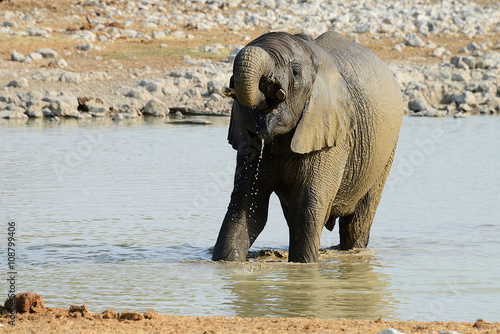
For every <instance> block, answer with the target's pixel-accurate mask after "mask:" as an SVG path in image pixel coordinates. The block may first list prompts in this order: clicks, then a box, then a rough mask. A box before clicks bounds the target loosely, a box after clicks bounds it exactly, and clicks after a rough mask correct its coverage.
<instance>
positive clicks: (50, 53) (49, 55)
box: [36, 48, 57, 59]
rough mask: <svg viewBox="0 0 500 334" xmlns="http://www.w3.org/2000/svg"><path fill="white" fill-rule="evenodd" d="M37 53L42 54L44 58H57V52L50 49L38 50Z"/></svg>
mask: <svg viewBox="0 0 500 334" xmlns="http://www.w3.org/2000/svg"><path fill="white" fill-rule="evenodd" d="M36 52H37V53H39V54H41V55H42V57H43V58H49V59H53V58H56V57H57V52H56V51H54V50H52V49H49V48H42V49H38V50H36Z"/></svg>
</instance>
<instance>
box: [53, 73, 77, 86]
mask: <svg viewBox="0 0 500 334" xmlns="http://www.w3.org/2000/svg"><path fill="white" fill-rule="evenodd" d="M58 81H61V82H65V83H74V84H79V83H81V82H82V81H83V80H82V75H81V74H80V73H76V72H64V73H63V74H61V76H60V77H59V79H58Z"/></svg>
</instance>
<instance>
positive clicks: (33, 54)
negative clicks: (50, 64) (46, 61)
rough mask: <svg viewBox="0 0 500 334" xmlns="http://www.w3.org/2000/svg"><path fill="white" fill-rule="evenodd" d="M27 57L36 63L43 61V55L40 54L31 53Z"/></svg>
mask: <svg viewBox="0 0 500 334" xmlns="http://www.w3.org/2000/svg"><path fill="white" fill-rule="evenodd" d="M27 56H28V57H30V58H31V59H32V60H34V61H39V60H42V59H43V57H42V55H41V54H39V53H38V52H30V53H28V55H27Z"/></svg>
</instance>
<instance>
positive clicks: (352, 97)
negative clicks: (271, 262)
mask: <svg viewBox="0 0 500 334" xmlns="http://www.w3.org/2000/svg"><path fill="white" fill-rule="evenodd" d="M224 93H225V95H227V96H230V97H232V98H233V99H234V101H233V106H232V111H231V117H230V122H229V131H228V142H229V143H230V144H231V145H232V147H233V148H234V149H235V150H237V155H236V171H235V176H234V188H233V191H232V193H231V199H230V203H229V206H228V209H227V213H226V215H225V217H224V220H223V223H222V226H221V228H220V232H219V236H218V238H217V241H216V244H215V247H214V248H213V252H212V259H213V260H214V261H219V260H224V261H245V260H246V256H247V254H248V250H249V248H250V247H251V245H252V244H253V243H254V241H255V239H256V238H257V237H258V235H259V234H260V233H261V232H262V230H263V229H264V227H265V225H266V221H267V215H268V208H269V199H270V196H271V194H272V193H275V194H276V195H277V196H278V198H279V201H280V203H281V207H282V210H283V213H284V216H285V219H286V221H287V225H288V229H289V261H290V262H317V261H318V256H319V246H320V237H321V232H322V230H323V227H325V228H327V229H328V230H330V231H332V230H333V228H334V226H335V222H336V221H337V218H338V225H339V235H340V244H339V245H338V246H337V247H338V248H339V249H340V250H350V249H354V248H366V247H367V245H368V239H369V233H370V228H371V225H372V222H373V218H374V215H375V211H376V208H377V206H378V203H379V200H380V197H381V194H382V190H383V187H384V184H385V181H386V179H387V176H388V174H389V170H390V168H391V165H392V161H393V157H394V152H395V150H396V145H397V140H398V136H399V130H400V127H401V122H402V118H403V109H404V107H403V99H402V95H401V89H400V86H399V84H398V83H397V81H396V80H395V78H394V75H393V74H392V72H391V71H390V70H389V68H388V67H387V66H386V65H385V64H384V62H383V61H382V60H380V59H379V58H378V57H377V56H376V55H375V54H373V53H372V52H371V51H370V50H369V49H367V48H366V47H364V46H362V45H360V44H357V43H354V42H351V41H349V40H347V39H345V38H344V37H343V36H342V35H340V34H338V33H335V32H332V31H329V32H326V33H323V34H322V35H320V36H319V37H317V38H316V39H314V38H312V37H310V36H307V35H305V34H296V35H292V34H289V33H287V32H269V33H266V34H263V35H261V36H260V37H258V38H257V39H255V40H253V41H252V42H250V43H249V44H248V45H246V46H245V47H244V48H242V49H241V51H240V52H239V53H238V54H237V56H236V58H235V60H234V65H233V74H232V76H231V78H230V83H229V87H225V88H224Z"/></svg>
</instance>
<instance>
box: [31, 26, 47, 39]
mask: <svg viewBox="0 0 500 334" xmlns="http://www.w3.org/2000/svg"><path fill="white" fill-rule="evenodd" d="M28 34H29V35H30V36H42V37H48V35H49V33H48V32H47V30H45V29H42V28H39V27H31V28H29V29H28Z"/></svg>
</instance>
